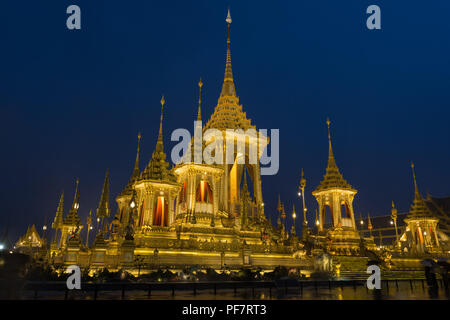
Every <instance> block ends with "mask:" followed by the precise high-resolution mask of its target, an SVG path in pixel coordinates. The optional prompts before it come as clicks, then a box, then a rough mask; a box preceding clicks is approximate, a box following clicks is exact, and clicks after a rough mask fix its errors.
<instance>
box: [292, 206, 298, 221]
mask: <svg viewBox="0 0 450 320" xmlns="http://www.w3.org/2000/svg"><path fill="white" fill-rule="evenodd" d="M296 217H297V214H296V213H295V204H293V205H292V218H294V219H295V218H296Z"/></svg>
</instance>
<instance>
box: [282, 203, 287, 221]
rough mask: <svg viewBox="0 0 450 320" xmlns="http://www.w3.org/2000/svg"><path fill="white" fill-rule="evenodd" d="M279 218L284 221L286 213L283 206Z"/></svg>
mask: <svg viewBox="0 0 450 320" xmlns="http://www.w3.org/2000/svg"><path fill="white" fill-rule="evenodd" d="M281 218H283V219H286V212H285V211H284V204H282V205H281Z"/></svg>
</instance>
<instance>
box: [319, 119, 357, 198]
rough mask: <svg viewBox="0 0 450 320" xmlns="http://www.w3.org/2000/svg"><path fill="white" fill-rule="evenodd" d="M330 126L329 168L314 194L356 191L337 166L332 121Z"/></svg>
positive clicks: (328, 123)
mask: <svg viewBox="0 0 450 320" xmlns="http://www.w3.org/2000/svg"><path fill="white" fill-rule="evenodd" d="M327 125H328V166H327V169H326V172H325V175H324V176H323V180H322V181H321V182H320V184H319V185H318V186H317V188H316V190H314V192H318V191H324V190H330V189H344V190H351V191H356V190H355V189H353V188H352V186H351V185H350V184H349V183H348V182H347V181H346V180H345V179H344V177H343V176H342V174H341V173H340V171H339V168H338V166H337V164H336V160H335V159H334V155H333V148H332V146H331V134H330V119H327Z"/></svg>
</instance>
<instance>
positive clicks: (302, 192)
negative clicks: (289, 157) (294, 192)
mask: <svg viewBox="0 0 450 320" xmlns="http://www.w3.org/2000/svg"><path fill="white" fill-rule="evenodd" d="M305 186H306V179H305V177H304V175H303V168H302V175H301V178H300V186H299V192H298V193H299V196H300V197H302V202H303V203H302V204H303V228H302V238H306V237H307V235H308V220H306V211H307V210H308V209H306V205H305Z"/></svg>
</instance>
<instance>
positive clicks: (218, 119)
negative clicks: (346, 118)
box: [16, 12, 448, 274]
mask: <svg viewBox="0 0 450 320" xmlns="http://www.w3.org/2000/svg"><path fill="white" fill-rule="evenodd" d="M226 21H227V25H228V36H227V51H226V64H225V76H224V82H223V85H222V89H221V92H220V96H219V98H218V102H217V105H216V107H215V109H214V112H213V114H212V115H211V117H210V119H209V120H208V121H207V122H206V124H205V125H204V126H201V119H202V108H201V88H202V85H203V83H202V81H201V80H200V82H199V100H198V112H197V119H196V120H197V122H196V127H195V131H196V132H200V133H201V132H205V130H207V129H215V130H217V131H218V132H220V134H221V135H222V136H224V137H225V136H227V134H228V133H227V132H226V130H227V129H242V130H243V131H245V130H248V129H255V130H256V126H254V125H253V124H252V123H251V120H250V119H248V118H247V116H246V113H245V112H243V106H242V105H241V104H239V98H238V96H237V93H236V88H235V84H234V80H233V72H232V67H231V50H230V45H231V44H230V25H231V17H230V13H229V12H228V17H227V19H226ZM160 103H161V117H160V119H159V120H160V121H159V132H158V136H157V140H156V146H155V149H154V151H153V154H152V157H151V159H150V160H149V162H148V164H147V165H146V167H145V168H144V170H141V169H140V140H141V135H140V134H139V135H138V141H137V154H136V160H135V163H134V168H133V170H132V174H131V177H130V179H129V181H128V183H127V184H126V186H125V187H124V188H123V190H122V192H121V193H120V194H119V195H118V196H117V197H116V199H115V200H116V202H117V205H118V211H117V213H116V214H115V215H114V217H112V216H111V210H110V192H109V172H106V176H105V180H104V183H103V188H102V192H101V196H100V200H99V204H98V208H97V210H96V212H95V217H93V215H92V212H90V213H89V216H88V217H87V220H86V223H85V226H86V228H85V229H84V234H86V239H84V240H83V239H82V238H81V234H80V232H81V230H82V228H83V223H82V221H81V219H80V217H79V215H78V208H79V201H80V200H79V199H80V193H79V182H78V180H77V181H76V187H75V194H74V198H73V202H72V205H71V208H70V210H69V212H68V214H67V215H66V217H64V213H63V207H64V193H62V194H61V197H60V200H59V204H58V206H57V210H56V215H55V218H54V221H53V223H52V228H53V229H54V236H53V237H52V238H51V241H50V246H49V247H48V248H47V244H46V241H45V239H42V238H41V237H40V236H39V235H38V233H37V231H36V229H35V228H34V226H33V227H32V228H30V229H29V230H28V231H27V234H26V235H25V236H24V237H22V238H21V239H20V240H19V241H18V242H17V244H16V248H17V249H20V250H22V251H26V250H27V248H29V249H33V248H38V250H35V251H38V252H39V253H40V254H42V253H43V252H44V253H45V256H46V259H48V261H49V262H50V263H51V264H53V265H60V266H61V265H62V266H67V265H73V264H77V265H79V266H81V267H83V268H90V269H91V270H98V269H102V268H108V269H109V270H120V269H125V270H128V271H130V272H136V270H137V268H138V266H139V270H140V266H141V265H146V266H147V268H146V269H147V270H155V269H157V268H160V267H161V268H169V269H172V270H180V269H182V268H184V267H186V266H193V265H198V266H201V267H203V268H214V269H216V270H219V269H223V268H231V269H239V268H242V267H251V268H262V269H264V270H273V269H274V268H276V267H278V266H284V267H288V268H296V269H297V270H303V271H302V272H303V273H305V274H308V273H310V272H312V271H313V269H317V261H316V260H317V257H318V256H323V254H324V253H327V254H329V255H331V256H333V257H334V258H333V259H334V261H335V266H334V267H333V268H334V269H333V270H334V272H335V271H336V269H337V274H339V268H341V270H343V271H345V270H346V268H347V270H350V269H351V268H352V267H353V268H355V266H359V267H360V268H361V269H363V268H365V267H364V266H365V265H366V262H367V260H368V259H369V257H373V256H374V255H375V256H377V257H379V258H380V259H381V260H383V259H385V258H386V256H388V257H391V256H392V255H391V254H389V255H383V254H382V253H381V252H380V248H379V247H377V246H376V245H375V243H374V238H373V236H372V234H370V236H369V237H366V236H365V235H364V233H363V232H361V230H359V229H358V226H357V221H356V220H355V212H354V208H353V199H354V197H355V195H356V193H357V190H356V189H354V188H353V187H352V186H351V185H350V184H349V183H348V182H347V181H346V180H345V179H344V178H343V176H342V174H341V172H340V171H339V168H338V166H337V164H336V160H335V157H334V154H333V149H332V139H331V133H330V123H331V122H330V121H329V120H327V125H328V148H329V154H328V165H327V168H326V172H325V175H324V177H323V179H322V181H321V182H320V184H319V185H318V186H317V187H316V189H315V190H314V191H313V195H314V197H315V198H316V200H317V204H318V212H317V213H316V221H315V226H314V227H311V228H309V227H308V226H307V219H306V208H305V204H304V203H303V212H304V215H303V235H302V238H301V239H300V238H299V237H298V236H297V235H296V233H295V228H292V230H291V232H290V233H289V232H288V230H286V228H285V218H286V213H285V209H284V205H282V204H281V202H280V201H279V205H278V212H279V218H278V224H277V226H273V225H272V223H271V222H270V220H269V219H267V218H266V214H265V210H264V201H263V198H262V186H261V168H260V167H259V161H256V162H254V161H253V162H252V161H250V160H251V159H250V158H251V155H250V154H249V150H251V148H256V150H258V151H257V157H258V159H257V160H259V158H260V157H261V156H262V152H263V150H264V148H265V147H266V146H267V144H268V142H269V141H268V138H267V137H265V136H261V135H259V137H258V138H254V139H252V137H249V136H248V135H244V134H242V135H241V134H239V133H236V134H235V136H234V137H233V139H235V140H236V141H238V140H241V141H243V142H244V143H245V151H244V152H242V150H239V149H238V150H234V147H233V150H231V151H230V150H228V151H229V153H230V154H232V156H233V161H232V163H230V161H223V164H208V163H207V162H206V161H204V160H200V161H198V159H201V154H199V153H202V150H204V149H205V148H208V147H209V146H210V145H211V144H212V143H213V142H214V137H210V138H208V139H205V142H204V141H203V140H199V141H198V140H197V139H196V138H195V135H194V138H192V140H191V141H190V145H189V150H190V151H191V152H187V153H186V154H185V155H184V158H183V159H184V161H182V162H180V163H178V164H176V165H175V166H174V167H170V164H169V162H168V161H167V159H166V158H167V156H166V153H165V151H164V144H163V132H164V130H163V117H164V107H165V103H166V101H165V98H164V97H162V99H161V101H160ZM196 108H197V107H196ZM193 120H194V119H193ZM198 150H200V152H199V151H198ZM226 151H227V150H226V145H224V146H223V156H224V157H225V156H226V154H227V152H226ZM199 157H200V158H199ZM249 182H251V183H249ZM414 183H415V197H414V203H413V205H412V206H411V210H410V214H409V215H408V217H407V219H405V223H406V224H407V229H406V230H407V231H409V233H408V234H406V233H405V234H404V235H399V240H398V241H397V242H395V243H394V245H393V246H392V251H393V254H394V253H396V252H397V253H398V254H403V253H405V251H404V250H403V247H404V246H403V247H402V248H400V245H399V243H401V242H402V241H403V240H404V239H403V238H405V237H408V239H409V240H408V244H407V247H408V248H409V249H408V250H409V251H408V250H407V251H408V257H409V258H410V257H411V254H417V255H420V254H425V253H433V254H448V252H444V251H443V250H442V247H441V244H440V242H439V239H438V237H437V234H438V230H437V226H438V219H435V218H434V217H433V216H432V215H430V214H429V212H428V209H427V207H426V205H425V202H424V199H423V198H422V196H421V195H420V193H419V192H418V188H417V183H416V180H415V176H414ZM305 184H306V180H305V179H304V177H303V171H302V180H301V190H302V192H303V193H304V188H305ZM249 185H250V186H251V188H249ZM303 199H304V198H303ZM327 216H329V217H330V219H331V225H326V223H325V220H326V217H327ZM295 217H296V214H295V209H294V208H293V218H294V222H295ZM93 219H94V221H93ZM368 224H369V225H370V220H369V221H368ZM94 225H95V226H96V227H95V228H94ZM314 229H315V230H314ZM369 229H370V228H369ZM396 230H397V229H396ZM370 231H371V229H370ZM91 232H92V233H95V234H91V241H89V236H90V233H91ZM43 238H45V236H44V237H43ZM403 242H404V241H403ZM370 253H372V254H370ZM399 259H401V258H399ZM385 260H386V259H385ZM345 264H347V265H345ZM399 264H400V265H401V263H399ZM336 265H339V267H336ZM341 265H342V267H341ZM394 265H395V263H394ZM333 270H328V271H333ZM364 270H365V269H364ZM363 272H364V271H363Z"/></svg>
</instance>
